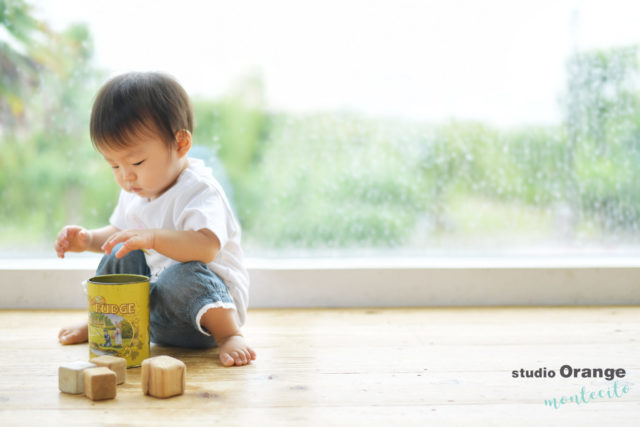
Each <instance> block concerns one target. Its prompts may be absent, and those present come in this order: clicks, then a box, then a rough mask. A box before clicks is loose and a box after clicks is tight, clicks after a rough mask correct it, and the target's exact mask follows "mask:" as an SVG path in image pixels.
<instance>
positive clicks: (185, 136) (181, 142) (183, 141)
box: [176, 129, 191, 157]
mask: <svg viewBox="0 0 640 427" xmlns="http://www.w3.org/2000/svg"><path fill="white" fill-rule="evenodd" d="M176 147H177V148H178V156H180V157H184V156H186V155H187V153H188V152H189V150H190V149H191V132H189V131H188V130H186V129H181V130H179V131H178V132H176Z"/></svg>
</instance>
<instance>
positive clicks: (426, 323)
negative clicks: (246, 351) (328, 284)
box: [0, 307, 640, 426]
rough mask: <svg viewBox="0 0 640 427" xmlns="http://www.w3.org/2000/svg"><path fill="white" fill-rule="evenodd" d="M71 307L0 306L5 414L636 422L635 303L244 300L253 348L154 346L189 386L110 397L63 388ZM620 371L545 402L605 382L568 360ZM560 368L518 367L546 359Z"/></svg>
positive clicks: (74, 420)
mask: <svg viewBox="0 0 640 427" xmlns="http://www.w3.org/2000/svg"><path fill="white" fill-rule="evenodd" d="M84 316H85V314H84V313H83V312H78V311H53V312H45V311H0V365H1V367H2V368H1V369H2V377H1V380H0V425H2V426H7V425H21V426H22V425H52V424H54V425H55V424H65V425H68V424H77V425H89V423H92V424H116V425H123V424H127V425H138V424H148V425H169V424H170V425H196V423H199V425H210V424H212V423H214V422H220V423H222V424H223V425H258V426H263V425H296V426H298V425H358V426H359V425H390V424H392V423H398V425H425V424H426V423H432V425H516V424H517V425H633V424H634V423H636V425H637V423H638V422H640V421H639V420H640V307H599V308H468V309H466V308H455V309H448V308H447V309H349V310H344V309H325V310H312V309H309V310H289V309H287V310H284V309H281V310H251V311H250V313H249V321H248V324H247V326H246V327H245V335H246V336H247V337H248V338H249V340H250V342H251V343H252V344H253V345H254V347H255V349H256V350H257V352H258V359H257V360H256V361H255V362H254V363H252V364H251V365H249V366H245V367H240V368H224V367H222V366H221V365H220V364H219V363H218V361H217V350H215V349H214V350H208V351H200V350H185V349H177V348H167V347H158V346H154V347H152V350H151V352H152V355H160V354H168V355H171V356H174V357H177V358H179V359H181V360H183V361H184V362H185V363H186V364H187V391H186V394H185V395H183V396H179V397H175V398H171V399H167V400H160V399H155V398H152V397H149V396H144V395H143V394H142V392H141V388H140V369H139V368H137V369H130V370H129V371H128V379H127V382H126V384H124V385H121V386H119V387H118V396H117V398H116V399H115V400H110V401H103V402H92V401H90V400H88V399H86V398H84V397H82V396H72V395H67V394H64V393H60V392H59V391H58V378H57V369H58V366H59V365H60V364H62V363H65V362H70V361H74V360H86V359H87V357H88V348H87V345H86V344H82V345H76V346H68V347H63V346H61V345H59V344H58V343H57V340H56V335H57V330H58V328H59V327H60V326H61V325H65V324H68V323H70V322H71V323H73V322H76V321H78V320H79V319H80V320H82V318H83V317H84ZM565 364H568V365H571V366H572V367H579V368H603V369H604V368H623V369H625V370H626V376H625V377H624V378H622V379H621V380H618V384H619V387H622V386H625V385H626V386H627V387H629V388H628V392H627V393H625V394H623V395H622V396H621V397H613V398H601V399H598V400H596V401H591V402H589V403H586V404H585V403H581V404H579V405H578V404H575V403H567V404H566V405H563V406H561V407H560V408H558V409H554V408H551V407H548V406H545V403H544V400H545V399H552V398H554V397H555V398H557V399H558V400H559V399H560V398H561V397H562V396H566V397H567V398H569V397H570V396H573V395H576V394H580V391H581V389H582V387H585V389H586V391H587V396H588V393H589V392H592V391H594V392H596V393H597V392H598V391H599V390H604V392H603V393H604V394H605V395H606V392H607V389H609V390H612V387H613V381H606V380H605V379H589V378H570V379H569V378H561V377H559V374H558V371H559V369H560V367H561V366H562V365H565ZM544 367H546V368H547V370H548V371H549V370H554V371H555V372H556V374H557V375H556V377H555V378H524V379H520V378H518V379H516V378H513V377H512V371H513V370H520V369H537V368H544Z"/></svg>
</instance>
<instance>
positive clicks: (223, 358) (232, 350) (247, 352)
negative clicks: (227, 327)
mask: <svg viewBox="0 0 640 427" xmlns="http://www.w3.org/2000/svg"><path fill="white" fill-rule="evenodd" d="M221 341H222V342H219V343H218V345H219V347H220V362H222V364H223V365H224V366H233V365H236V366H242V365H246V364H248V363H251V361H252V360H256V352H255V351H253V349H252V348H251V347H249V344H247V341H246V340H245V339H244V337H243V336H242V335H232V336H230V337H229V338H227V339H225V340H221Z"/></svg>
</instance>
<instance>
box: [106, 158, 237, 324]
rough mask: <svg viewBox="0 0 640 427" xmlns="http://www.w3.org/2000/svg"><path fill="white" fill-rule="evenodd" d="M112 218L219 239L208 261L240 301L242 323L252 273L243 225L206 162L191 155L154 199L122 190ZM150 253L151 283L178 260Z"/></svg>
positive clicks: (124, 225)
mask: <svg viewBox="0 0 640 427" xmlns="http://www.w3.org/2000/svg"><path fill="white" fill-rule="evenodd" d="M109 221H110V223H111V224H112V225H113V226H114V227H117V228H119V229H120V230H127V229H150V228H162V229H165V230H195V231H197V230H201V229H203V228H206V229H209V230H211V231H212V232H213V233H214V234H215V235H216V237H218V240H219V241H220V251H219V252H218V255H217V256H216V258H215V259H214V260H213V261H212V262H210V263H209V264H207V265H208V267H209V269H211V271H213V272H214V273H216V274H217V275H218V276H219V277H220V278H221V279H222V280H223V281H224V283H225V285H226V286H227V289H228V290H229V294H230V295H231V297H232V298H233V301H234V303H235V305H236V309H237V313H238V317H239V320H240V325H243V324H244V322H245V318H246V313H247V305H248V299H249V274H248V273H247V270H246V269H245V267H244V261H243V253H242V248H241V246H240V240H241V229H240V226H239V224H238V222H237V221H236V219H235V216H234V215H233V211H232V210H231V207H230V205H229V201H228V200H227V197H226V196H225V194H224V191H223V189H222V187H221V186H220V183H218V181H217V180H216V179H215V178H214V177H213V174H212V173H211V169H209V168H208V167H206V166H205V165H204V162H203V161H202V160H199V159H191V158H190V159H189V166H188V167H187V168H186V169H185V170H184V171H183V172H182V173H181V174H180V176H179V177H178V180H177V181H176V183H175V184H174V185H173V186H172V187H171V188H169V189H168V190H167V191H165V192H164V193H163V194H162V195H160V197H158V198H156V199H154V200H151V201H150V200H149V199H147V198H144V197H140V196H138V195H136V194H132V193H128V192H126V191H124V190H122V191H121V192H120V198H119V200H118V205H117V206H116V208H115V209H114V211H113V214H112V215H111V218H110V220H109ZM148 252H149V254H147V255H145V257H146V259H147V264H148V265H149V269H150V270H151V281H152V282H153V281H155V280H157V278H158V276H159V275H160V274H161V273H162V271H163V270H164V269H165V268H167V267H169V266H171V265H173V264H177V263H178V261H176V260H173V259H171V258H169V257H166V256H164V255H162V254H159V253H158V252H156V251H153V250H148Z"/></svg>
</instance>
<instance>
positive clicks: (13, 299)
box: [0, 257, 640, 309]
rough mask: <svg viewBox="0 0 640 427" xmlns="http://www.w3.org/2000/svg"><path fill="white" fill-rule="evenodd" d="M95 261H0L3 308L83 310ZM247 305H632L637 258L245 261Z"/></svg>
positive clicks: (639, 300)
mask: <svg viewBox="0 0 640 427" xmlns="http://www.w3.org/2000/svg"><path fill="white" fill-rule="evenodd" d="M98 260H99V258H93V257H91V258H70V259H66V260H58V259H55V258H46V259H42V258H41V259H27V258H25V259H0V308H2V309H83V308H85V307H86V300H85V296H84V293H83V291H82V287H81V283H82V281H83V280H86V279H87V278H89V277H91V276H92V275H93V274H94V272H95V267H96V266H97V263H98ZM247 266H248V270H249V274H250V276H251V288H250V297H249V305H250V307H254V308H284V307H287V308H291V307H293V308H304V307H454V306H539V305H563V306H578V305H639V304H640V292H639V291H638V283H640V260H639V259H636V258H631V257H620V258H615V257H612V258H604V257H585V258H568V257H557V258H428V259H406V258H405V259H393V258H385V259H382V258H373V259H261V258H250V259H247Z"/></svg>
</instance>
